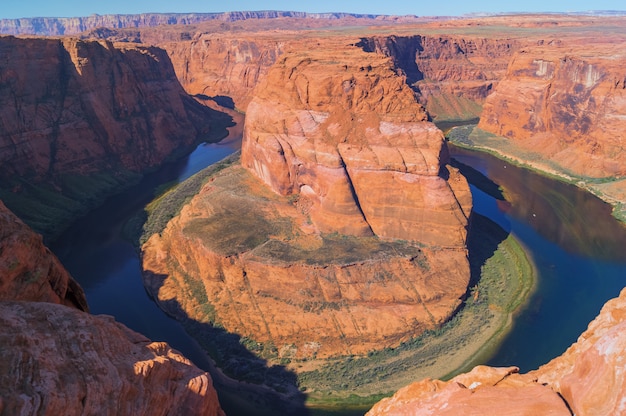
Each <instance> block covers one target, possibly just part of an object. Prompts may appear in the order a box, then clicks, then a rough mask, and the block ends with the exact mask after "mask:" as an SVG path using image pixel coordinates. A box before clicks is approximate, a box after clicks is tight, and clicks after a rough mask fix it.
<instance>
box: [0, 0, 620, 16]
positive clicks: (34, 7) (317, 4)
mask: <svg viewBox="0 0 626 416" xmlns="http://www.w3.org/2000/svg"><path fill="white" fill-rule="evenodd" d="M2 3H4V4H2V5H1V6H0V18H17V17H40V16H54V17H70V16H88V15H90V14H93V13H98V14H113V13H120V14H129V13H147V12H158V13H164V12H180V13H183V12H223V11H234V10H290V11H306V12H351V13H372V14H400V15H402V14H415V15H419V16H435V15H437V16H443V15H448V16H455V15H461V14H466V13H471V12H509V11H522V12H546V11H552V12H566V11H587V10H591V9H593V10H626V4H625V3H624V0H594V1H589V0H586V1H581V0H569V1H558V0H524V1H520V2H515V4H513V2H505V1H502V0H474V1H469V0H434V1H414V2H412V1H407V0H376V1H373V0H345V1H339V0H334V1H333V0H315V1H311V0H300V1H298V2H296V1H293V0H222V1H215V0H174V1H172V0H104V1H98V2H92V1H85V0H2Z"/></svg>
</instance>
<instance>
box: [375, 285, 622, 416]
mask: <svg viewBox="0 0 626 416" xmlns="http://www.w3.org/2000/svg"><path fill="white" fill-rule="evenodd" d="M625 334H626V289H624V290H622V293H621V294H620V296H619V297H618V298H616V299H613V300H610V301H609V302H607V303H606V304H605V305H604V307H603V308H602V311H601V312H600V315H598V317H597V318H596V319H594V320H593V322H591V324H589V327H588V328H587V330H586V331H585V332H584V333H583V334H582V335H581V336H580V338H578V341H577V342H576V343H574V344H573V345H572V346H571V347H570V348H569V349H568V350H567V351H566V352H565V353H564V354H563V355H561V356H560V357H557V358H555V359H554V360H552V361H550V362H549V363H548V364H546V365H544V366H542V367H540V368H539V369H538V370H535V371H531V372H529V373H527V374H519V373H518V369H517V368H516V367H510V368H490V367H485V366H478V367H476V368H474V369H473V370H472V371H471V372H469V373H467V374H461V375H459V376H456V377H454V378H453V379H452V380H450V381H448V382H442V381H438V380H430V379H427V380H423V381H420V382H417V383H414V384H411V385H409V386H407V387H405V388H403V389H401V390H399V391H398V392H397V393H396V394H395V395H394V396H393V397H391V398H388V399H383V400H382V401H381V402H379V403H378V404H376V405H375V406H374V407H373V408H372V409H371V410H370V411H369V412H368V413H367V414H368V415H369V416H375V415H387V414H394V415H414V416H422V415H424V416H425V415H457V414H465V415H502V414H507V415H531V414H532V415H535V414H537V415H539V414H541V415H564V416H566V415H567V416H570V415H572V414H575V415H579V416H585V415H621V414H624V412H625V411H626V408H625V407H624V397H626V377H625V372H624V351H626V336H625Z"/></svg>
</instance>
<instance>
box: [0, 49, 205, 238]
mask: <svg viewBox="0 0 626 416" xmlns="http://www.w3.org/2000/svg"><path fill="white" fill-rule="evenodd" d="M0 53H1V54H2V56H4V57H6V59H5V60H4V61H3V62H2V63H0V179H1V180H2V186H0V193H1V196H2V199H3V200H4V201H5V203H6V204H7V206H9V208H11V209H12V210H13V211H14V212H16V213H17V214H18V215H19V216H20V217H21V218H23V219H24V220H25V221H27V222H28V223H29V225H32V226H34V227H36V229H37V231H39V232H45V234H46V236H49V235H50V234H54V232H55V231H56V230H57V229H58V228H62V226H64V225H67V223H68V222H70V221H71V219H72V217H73V216H75V215H77V213H82V212H84V211H85V210H86V209H88V208H91V207H92V205H93V204H94V201H97V200H98V198H102V197H103V196H104V195H106V194H108V193H111V192H112V191H114V190H116V189H117V188H119V187H121V186H124V185H125V184H126V183H128V182H129V181H130V179H131V178H134V179H136V176H138V175H140V174H141V173H143V172H144V171H146V170H148V169H152V168H155V167H157V166H159V165H160V164H162V163H163V162H164V161H165V160H166V159H167V158H168V157H170V156H171V155H172V153H174V152H182V151H185V149H189V148H190V146H191V145H192V144H193V143H195V142H196V141H197V140H198V138H200V137H204V136H206V134H207V133H208V132H209V131H210V130H211V124H210V123H212V122H213V121H214V120H215V119H216V116H214V114H215V112H214V111H213V110H210V109H208V108H206V107H204V106H202V105H200V104H199V103H197V102H196V101H195V100H193V99H192V98H191V97H189V96H188V95H187V94H186V93H185V91H184V90H183V89H182V87H181V85H180V83H179V82H178V80H177V78H176V75H175V73H174V71H173V68H172V65H171V62H170V60H169V58H168V56H167V54H166V53H165V51H164V50H162V49H158V48H154V47H142V46H133V45H128V44H125V45H118V46H115V45H113V44H112V43H110V42H107V41H98V42H96V41H82V40H77V39H62V40H61V39H18V38H13V37H1V38H0ZM47 222H50V223H52V225H50V224H47Z"/></svg>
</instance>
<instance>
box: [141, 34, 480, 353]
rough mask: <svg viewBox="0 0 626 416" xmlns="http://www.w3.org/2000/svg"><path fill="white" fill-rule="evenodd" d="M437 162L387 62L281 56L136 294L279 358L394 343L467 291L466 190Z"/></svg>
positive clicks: (314, 54)
mask: <svg viewBox="0 0 626 416" xmlns="http://www.w3.org/2000/svg"><path fill="white" fill-rule="evenodd" d="M357 41H358V39H357ZM331 51H332V52H331ZM447 161H448V155H447V148H446V146H445V143H444V140H443V135H442V133H441V131H440V130H439V129H437V128H436V127H435V126H434V125H433V124H432V123H430V122H428V121H427V116H426V113H425V111H424V109H423V107H422V106H420V105H419V104H418V103H417V102H416V100H415V96H414V93H413V91H412V90H411V89H410V88H409V87H408V85H407V84H406V81H405V78H404V77H402V76H399V75H398V74H397V72H396V70H395V67H394V65H393V63H392V61H391V59H389V58H387V57H384V56H382V55H373V54H369V53H366V52H364V51H363V50H362V49H361V48H359V47H357V46H355V45H354V40H352V41H351V40H350V39H340V40H338V41H335V40H320V41H319V44H318V45H317V47H316V48H312V49H311V48H309V49H308V50H303V49H302V48H301V50H293V51H288V52H286V53H284V54H283V55H282V56H281V58H280V59H279V60H278V61H277V62H276V64H275V65H274V66H272V68H271V69H270V70H269V72H268V74H267V76H266V77H265V79H264V82H262V83H260V84H259V85H258V86H257V88H256V89H255V92H254V98H253V99H252V101H251V102H250V104H249V105H248V107H247V113H246V121H245V128H244V139H243V144H242V155H241V164H242V165H243V167H244V168H245V170H244V169H242V168H241V167H234V168H231V169H228V170H226V171H223V172H222V173H221V174H219V175H217V176H216V177H215V178H214V179H213V180H212V181H210V182H209V183H208V184H206V186H205V187H204V188H203V189H202V190H201V191H200V193H199V194H198V195H197V196H195V197H194V198H193V199H192V201H191V202H190V203H189V204H188V205H186V206H185V207H184V208H183V209H182V212H181V214H180V215H179V216H178V217H176V218H174V219H173V220H172V221H171V222H170V223H169V224H168V226H167V228H166V229H165V230H164V231H163V232H162V233H161V235H158V234H155V235H153V236H152V237H151V238H150V239H149V240H148V241H147V243H146V244H145V245H144V246H143V267H144V270H145V276H146V278H145V282H146V286H147V288H148V290H149V291H150V292H151V293H153V295H154V296H155V298H156V299H158V301H159V302H161V304H162V305H164V307H165V308H166V309H167V308H168V305H170V304H172V303H177V304H179V305H180V308H181V309H180V310H178V311H173V313H176V314H178V315H181V316H182V317H190V318H192V319H195V320H201V321H212V322H214V323H216V324H219V325H220V326H222V327H224V328H225V329H226V330H228V331H230V332H234V333H237V334H239V335H241V336H243V337H245V338H250V339H253V340H255V341H257V342H262V343H266V344H270V345H273V346H274V347H275V348H276V349H277V351H278V355H279V356H280V357H296V358H312V357H317V358H324V357H331V356H338V355H345V354H346V353H348V354H364V353H366V352H368V351H371V350H375V349H381V348H384V347H386V346H392V345H397V344H398V343H399V342H401V341H402V340H406V339H408V338H411V337H413V336H415V335H418V334H420V333H421V332H423V331H424V330H425V329H428V328H434V327H436V326H438V325H440V324H442V323H443V322H445V321H446V320H447V319H449V317H450V316H451V315H452V314H453V313H454V312H455V311H456V310H457V308H458V307H459V306H460V302H461V298H462V297H463V296H464V294H465V292H466V290H467V284H468V279H469V266H468V261H467V251H466V248H465V239H466V225H467V217H468V215H469V212H470V210H471V195H470V192H469V187H468V185H467V182H466V181H465V179H464V178H463V177H462V176H460V174H459V173H458V172H457V171H456V170H455V169H454V168H451V167H450V166H447V165H446V163H447ZM194 281H195V282H200V283H201V284H200V285H199V287H198V285H197V284H195V283H193V282H194ZM198 290H200V291H202V292H204V293H203V294H201V295H194V294H193V293H194V291H198ZM207 307H208V308H207Z"/></svg>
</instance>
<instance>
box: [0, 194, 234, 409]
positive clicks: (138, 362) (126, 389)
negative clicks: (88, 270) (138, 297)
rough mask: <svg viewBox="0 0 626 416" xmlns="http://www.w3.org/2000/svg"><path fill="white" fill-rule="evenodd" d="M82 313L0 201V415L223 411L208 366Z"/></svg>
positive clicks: (30, 235)
mask: <svg viewBox="0 0 626 416" xmlns="http://www.w3.org/2000/svg"><path fill="white" fill-rule="evenodd" d="M87 310H88V306H87V301H86V299H85V295H84V293H83V290H82V288H81V287H80V286H79V285H78V283H76V281H74V279H72V277H71V276H70V275H69V273H68V272H67V271H66V270H65V269H64V268H63V266H62V265H61V264H60V262H59V260H58V259H57V258H56V256H54V255H53V254H52V253H51V252H50V250H48V249H47V248H46V247H45V246H44V245H43V243H42V238H41V236H40V235H38V234H36V233H34V232H33V231H32V230H30V229H29V228H28V227H27V226H26V225H25V224H24V223H23V222H22V221H20V220H19V219H18V218H17V217H16V216H15V215H14V214H13V213H11V212H10V211H9V210H8V209H6V207H5V206H4V205H3V204H2V203H1V202H0V327H1V328H2V331H0V345H1V346H2V347H1V348H2V362H1V363H0V413H1V414H24V415H25V414H64V415H83V414H102V415H118V414H155V415H165V414H181V415H183V414H184V415H187V414H197V415H221V414H223V412H222V411H221V409H220V406H219V402H218V399H217V394H216V392H215V390H214V389H213V387H212V382H211V378H210V376H209V375H208V374H207V373H205V372H203V371H202V370H200V369H198V368H196V367H195V366H193V365H192V364H191V363H190V362H189V361H188V360H187V359H186V358H185V357H183V356H182V355H181V354H180V353H178V352H177V351H174V350H172V349H171V348H170V347H169V346H168V345H167V344H166V343H163V342H151V341H150V340H148V339H147V338H145V337H144V336H142V335H140V334H137V333H136V332H133V331H131V330H129V329H128V328H126V327H125V326H123V325H121V324H119V323H117V322H115V321H114V320H113V318H112V317H109V316H93V315H90V314H88V313H86V312H85V311H87Z"/></svg>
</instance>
